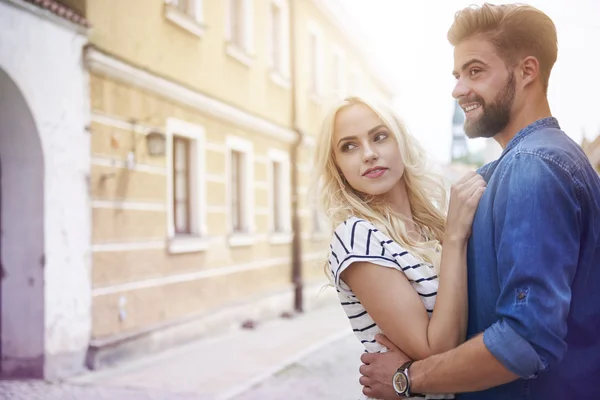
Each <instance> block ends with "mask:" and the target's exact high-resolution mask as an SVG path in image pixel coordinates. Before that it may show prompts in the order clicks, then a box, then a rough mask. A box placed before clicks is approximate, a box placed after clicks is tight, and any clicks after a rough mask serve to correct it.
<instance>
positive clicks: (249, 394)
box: [0, 334, 362, 400]
mask: <svg viewBox="0 0 600 400" xmlns="http://www.w3.org/2000/svg"><path fill="white" fill-rule="evenodd" d="M361 351H362V348H361V346H360V344H359V343H358V341H357V340H356V338H355V337H354V336H353V335H351V334H348V335H345V336H343V337H342V338H340V339H338V340H336V341H335V342H332V343H330V344H328V345H326V346H325V347H323V348H321V349H318V350H316V351H314V352H312V353H310V354H308V355H306V356H305V357H303V358H301V359H299V360H297V361H296V362H294V363H292V364H290V365H289V366H287V367H285V368H284V369H282V370H281V371H279V372H277V373H276V374H275V375H273V376H272V377H270V378H267V379H266V380H265V381H263V382H262V383H258V384H257V385H256V386H254V387H251V388H249V389H248V390H246V391H245V392H244V393H243V394H241V395H239V396H234V397H229V396H230V395H226V394H225V395H221V396H218V397H217V399H222V400H225V399H227V400H259V399H260V400H280V399H286V400H302V399H311V400H329V399H331V400H334V399H335V400H339V399H353V398H357V396H358V394H359V393H360V385H359V384H358V376H359V373H358V367H359V365H360V361H359V356H360V354H361ZM0 399H1V400H104V399H110V400H209V399H211V400H212V399H214V397H212V396H207V395H201V394H198V393H192V392H189V391H187V392H179V391H175V390H162V389H157V388H122V387H115V386H113V385H107V384H102V383H60V384H58V383H57V384H51V383H46V382H43V381H0Z"/></svg>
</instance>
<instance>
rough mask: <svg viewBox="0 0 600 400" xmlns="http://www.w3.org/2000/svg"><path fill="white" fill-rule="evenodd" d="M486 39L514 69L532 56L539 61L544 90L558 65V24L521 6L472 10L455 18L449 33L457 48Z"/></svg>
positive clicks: (449, 37)
mask: <svg viewBox="0 0 600 400" xmlns="http://www.w3.org/2000/svg"><path fill="white" fill-rule="evenodd" d="M475 35H482V36H483V37H484V38H486V39H487V40H489V41H490V42H491V43H492V45H493V46H494V47H495V48H496V51H497V52H498V54H499V55H500V56H501V57H502V58H503V59H504V61H505V62H506V63H507V64H508V65H509V66H510V67H514V66H515V65H516V63H517V62H518V61H519V60H520V59H522V58H524V57H528V56H533V57H535V58H537V60H538V62H539V64H540V75H541V79H542V84H543V86H544V90H546V91H547V90H548V81H549V79H550V72H551V71H552V67H553V66H554V63H555V62H556V57H557V53H558V39H557V36H556V27H555V26H554V22H552V20H551V19H550V17H548V16H547V15H546V14H544V13H543V12H542V11H540V10H538V9H537V8H535V7H532V6H528V5H521V4H501V5H493V4H489V3H485V4H484V5H483V6H481V7H479V6H470V7H467V8H464V9H462V10H460V11H458V12H457V13H456V14H455V15H454V23H453V24H452V26H451V27H450V30H449V31H448V40H449V41H450V43H451V44H452V45H453V46H456V45H458V44H459V43H460V42H462V41H463V40H465V39H468V38H470V37H472V36H475Z"/></svg>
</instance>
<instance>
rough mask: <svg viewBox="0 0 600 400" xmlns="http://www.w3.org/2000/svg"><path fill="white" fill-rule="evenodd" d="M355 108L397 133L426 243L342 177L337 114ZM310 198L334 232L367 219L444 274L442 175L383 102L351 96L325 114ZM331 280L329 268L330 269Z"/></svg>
mask: <svg viewBox="0 0 600 400" xmlns="http://www.w3.org/2000/svg"><path fill="white" fill-rule="evenodd" d="M356 104H364V105H366V106H367V107H369V108H370V109H371V110H372V111H373V112H374V113H375V114H377V116H379V118H380V119H381V120H382V121H383V123H384V124H385V125H386V126H387V127H388V129H389V130H390V131H391V132H392V133H393V136H394V137H395V139H396V141H397V143H398V146H399V147H400V154H401V156H402V162H404V175H403V177H402V179H404V182H405V184H406V190H407V192H408V201H409V202H410V209H411V212H412V218H413V221H414V222H415V224H416V225H417V227H418V228H419V229H420V230H421V232H422V236H423V237H424V240H421V241H415V240H412V239H411V238H410V237H409V236H408V234H407V228H406V225H405V218H404V217H403V216H402V215H400V214H398V213H396V212H394V211H393V210H392V209H391V208H390V206H389V205H387V204H385V203H383V202H381V201H378V200H377V199H376V198H375V197H373V196H369V195H366V194H364V193H361V192H358V191H356V190H354V189H353V188H352V187H351V186H350V185H349V184H348V182H347V181H346V179H344V177H343V176H342V175H341V173H340V171H339V169H338V167H337V165H336V162H335V155H334V150H333V146H332V142H333V132H334V128H335V126H334V124H335V119H336V116H337V114H338V113H339V112H340V111H341V110H343V109H345V108H348V107H351V106H353V105H356ZM311 195H312V196H313V198H316V200H317V201H318V205H319V206H320V208H321V211H322V212H323V213H324V214H325V215H326V216H327V218H328V220H329V222H330V223H331V227H332V228H333V229H335V228H336V227H337V226H338V225H339V224H341V223H343V222H344V221H345V220H346V219H348V218H349V217H351V216H356V217H359V218H362V219H365V220H367V221H369V222H371V223H372V224H374V225H375V226H376V227H377V228H378V229H379V230H380V231H382V232H383V233H384V234H386V235H387V236H389V237H390V238H391V239H393V240H394V241H396V242H397V243H398V244H400V246H402V247H404V248H406V249H407V250H408V251H410V252H411V253H412V254H413V255H415V256H416V257H419V258H421V259H422V260H423V261H425V262H428V263H430V264H432V265H433V266H434V270H435V272H437V273H439V265H440V250H441V249H440V243H441V241H442V238H443V236H444V227H445V223H446V212H447V196H446V189H445V187H444V184H443V180H442V178H441V176H439V175H436V174H435V173H433V172H432V169H431V166H430V165H428V163H427V154H426V153H425V151H424V149H423V148H422V147H421V145H420V144H419V143H418V142H417V140H416V139H415V138H414V137H413V136H412V135H410V134H409V133H408V132H407V130H406V128H405V127H404V124H403V123H402V122H401V121H400V119H399V118H398V117H397V116H396V115H395V114H394V113H393V111H392V110H391V109H389V108H388V107H387V106H385V105H382V104H377V103H375V102H371V101H369V102H367V100H365V99H363V98H359V97H350V98H347V99H345V100H343V101H341V102H340V103H339V104H337V105H335V106H334V107H333V108H332V109H331V111H329V113H328V114H327V115H326V117H325V119H324V121H323V125H322V130H321V134H320V136H319V138H318V139H317V143H316V149H315V160H314V170H313V181H312V183H311ZM325 271H326V273H327V275H328V277H330V278H331V274H330V273H329V272H328V271H329V268H328V265H327V264H326V265H325Z"/></svg>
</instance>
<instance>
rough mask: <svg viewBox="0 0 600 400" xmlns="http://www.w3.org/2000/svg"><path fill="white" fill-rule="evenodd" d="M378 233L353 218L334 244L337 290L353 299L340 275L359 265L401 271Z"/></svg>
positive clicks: (332, 263)
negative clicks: (369, 264)
mask: <svg viewBox="0 0 600 400" xmlns="http://www.w3.org/2000/svg"><path fill="white" fill-rule="evenodd" d="M377 232H378V231H377V229H376V228H375V226H373V224H371V223H370V222H368V221H365V220H362V219H358V218H350V219H348V220H347V221H346V222H344V223H343V224H340V226H338V227H337V229H336V230H335V232H334V234H333V237H332V239H331V243H330V253H329V266H330V268H331V272H332V274H333V278H334V283H335V286H336V288H337V289H338V290H339V291H341V292H342V293H344V294H346V295H349V296H353V293H352V291H351V290H350V288H349V287H348V286H347V285H346V284H345V283H344V282H343V281H342V280H341V279H340V275H341V274H342V272H344V270H346V269H347V268H348V267H349V266H350V265H352V264H353V263H355V262H370V263H373V264H377V265H380V266H382V267H387V268H394V269H401V267H400V265H399V264H398V262H397V261H396V259H395V258H394V255H393V254H391V253H390V252H389V251H388V250H387V249H386V246H385V245H386V242H385V241H383V242H382V241H381V240H379V239H378V236H381V235H378V234H377Z"/></svg>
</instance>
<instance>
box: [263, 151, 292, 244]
mask: <svg viewBox="0 0 600 400" xmlns="http://www.w3.org/2000/svg"><path fill="white" fill-rule="evenodd" d="M268 158H269V174H268V175H269V215H270V231H271V235H272V236H271V243H287V242H290V241H291V240H292V238H291V231H292V220H291V195H290V188H291V182H290V179H291V177H290V156H289V153H287V152H285V151H282V150H277V149H271V150H269V153H268Z"/></svg>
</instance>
